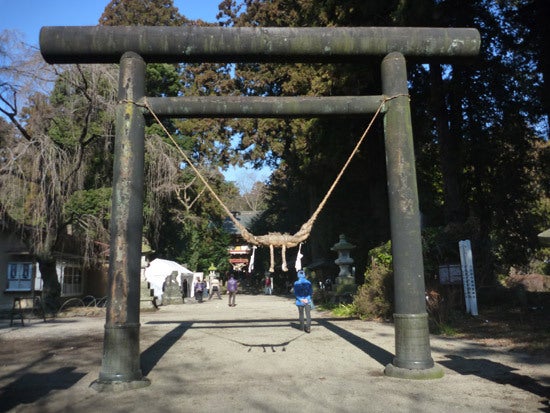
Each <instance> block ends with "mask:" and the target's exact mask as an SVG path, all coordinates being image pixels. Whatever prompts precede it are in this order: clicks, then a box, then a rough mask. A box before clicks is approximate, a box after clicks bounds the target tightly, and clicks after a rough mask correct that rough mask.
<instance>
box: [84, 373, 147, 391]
mask: <svg viewBox="0 0 550 413" xmlns="http://www.w3.org/2000/svg"><path fill="white" fill-rule="evenodd" d="M149 385H151V380H149V379H147V378H145V377H144V378H142V379H141V380H134V381H102V380H95V381H93V382H92V384H90V387H91V388H92V389H94V390H95V391H97V392H98V393H119V392H123V391H126V390H135V389H141V388H143V387H147V386H149Z"/></svg>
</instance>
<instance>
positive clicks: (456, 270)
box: [439, 264, 462, 285]
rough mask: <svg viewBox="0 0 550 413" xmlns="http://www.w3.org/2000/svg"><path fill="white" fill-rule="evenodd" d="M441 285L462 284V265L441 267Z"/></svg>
mask: <svg viewBox="0 0 550 413" xmlns="http://www.w3.org/2000/svg"><path fill="white" fill-rule="evenodd" d="M439 283H440V284H442V285H460V284H462V269H461V266H460V264H446V265H440V266H439Z"/></svg>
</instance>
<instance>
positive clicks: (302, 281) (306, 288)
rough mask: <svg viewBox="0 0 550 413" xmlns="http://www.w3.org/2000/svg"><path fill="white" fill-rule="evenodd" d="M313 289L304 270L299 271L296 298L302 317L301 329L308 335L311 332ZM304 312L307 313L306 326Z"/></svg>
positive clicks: (295, 289) (299, 313)
mask: <svg viewBox="0 0 550 413" xmlns="http://www.w3.org/2000/svg"><path fill="white" fill-rule="evenodd" d="M312 294H313V288H312V287H311V282H309V280H308V279H307V278H306V273H305V272H304V271H303V270H300V271H298V280H296V282H294V296H295V297H296V306H297V307H298V315H299V317H300V329H301V330H304V331H305V332H306V333H309V332H310V331H311V304H312V300H311V296H312ZM304 311H305V313H306V320H305V321H306V322H305V324H304Z"/></svg>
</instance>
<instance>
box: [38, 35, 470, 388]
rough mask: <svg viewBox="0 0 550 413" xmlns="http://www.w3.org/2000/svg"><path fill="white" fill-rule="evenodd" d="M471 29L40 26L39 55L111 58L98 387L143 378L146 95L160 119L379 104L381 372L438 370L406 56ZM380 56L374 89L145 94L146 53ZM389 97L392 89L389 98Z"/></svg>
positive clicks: (207, 58) (437, 47) (427, 373)
mask: <svg viewBox="0 0 550 413" xmlns="http://www.w3.org/2000/svg"><path fill="white" fill-rule="evenodd" d="M479 48H480V36H479V32H478V31H477V30H476V29H469V28H410V27H409V28H397V27H353V28H350V27H346V28H344V27H331V28H290V27H281V28H271V27H270V28H260V27H254V28H250V27H243V28H237V27H231V28H227V27H190V26H187V27H143V26H132V27H106V26H93V27H43V28H42V30H41V32H40V50H41V53H42V56H43V57H44V59H45V60H46V61H47V62H48V63H52V64H53V63H120V78H119V91H118V104H117V107H116V135H115V159H114V177H113V196H112V218H111V243H110V259H109V298H110V299H109V301H108V307H107V315H106V324H105V336H104V338H105V340H104V344H103V360H102V367H101V371H100V374H99V378H98V380H96V381H95V382H94V383H93V387H94V388H95V389H96V390H98V391H113V390H125V389H132V388H138V387H143V386H147V385H148V384H149V383H150V382H149V380H148V379H147V378H146V377H144V376H143V374H142V372H141V369H140V350H139V328H140V324H139V281H140V279H139V277H140V254H141V237H142V226H143V222H142V220H143V218H142V212H143V211H142V209H143V204H142V200H143V168H144V138H145V132H144V124H145V122H144V116H145V115H146V113H145V112H146V111H145V109H144V100H145V99H147V103H148V105H149V107H150V108H151V109H152V110H153V111H154V112H155V113H156V114H157V115H159V116H165V117H178V116H180V117H306V116H307V117H316V116H327V115H332V116H337V115H347V116H349V115H364V114H366V113H374V112H375V111H376V110H377V108H378V107H379V105H380V104H381V102H384V101H385V103H384V133H385V142H386V164H387V166H386V168H387V177H388V178H387V179H388V194H389V206H390V220H391V238H392V252H393V269H394V280H395V292H394V294H395V314H394V320H395V357H394V359H393V362H392V363H391V364H389V365H387V366H386V368H385V370H384V372H385V374H386V375H388V376H392V377H400V378H411V379H432V378H439V377H442V376H443V370H442V369H441V367H439V366H437V365H435V363H434V361H433V359H432V357H431V349H430V343H429V330H428V315H427V313H426V305H425V298H424V289H425V286H424V264H423V260H422V245H421V236H420V214H419V207H418V193H417V187H416V170H415V160H414V149H413V136H412V126H411V115H410V106H409V98H408V89H407V72H406V64H405V56H408V57H415V58H430V57H437V58H450V57H452V58H464V57H471V56H475V55H477V54H478V53H479ZM366 56H384V58H383V60H382V64H381V74H382V95H380V96H343V97H285V98H281V97H277V98H253V97H231V96H225V97H210V96H209V97H200V98H198V97H172V98H146V97H145V86H144V85H145V66H146V63H153V62H158V63H179V62H188V63H190V62H194V63H203V62H255V63H262V62H281V63H286V62H352V61H353V62H358V63H360V62H362V61H365V57H366ZM387 98H392V99H391V100H387V101H386V99H387Z"/></svg>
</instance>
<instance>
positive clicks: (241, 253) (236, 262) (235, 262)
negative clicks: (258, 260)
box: [223, 211, 261, 271]
mask: <svg viewBox="0 0 550 413" xmlns="http://www.w3.org/2000/svg"><path fill="white" fill-rule="evenodd" d="M260 214H261V211H237V212H235V211H234V212H233V216H234V217H236V218H237V220H239V221H240V223H241V224H242V225H243V226H244V227H245V228H247V229H249V228H250V226H251V225H252V223H253V222H254V220H255V219H256V218H257V217H258V216H259V215H260ZM223 229H224V230H225V232H227V233H228V234H229V235H230V236H231V246H230V247H229V263H230V264H231V268H232V269H233V271H246V270H247V269H248V268H249V265H250V261H251V260H253V258H252V252H253V247H252V246H250V245H248V244H247V243H246V241H245V240H244V239H243V237H242V235H241V231H240V230H239V229H238V228H237V227H236V226H235V224H234V223H233V221H231V219H230V218H229V217H227V218H226V219H225V221H224V223H223Z"/></svg>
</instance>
